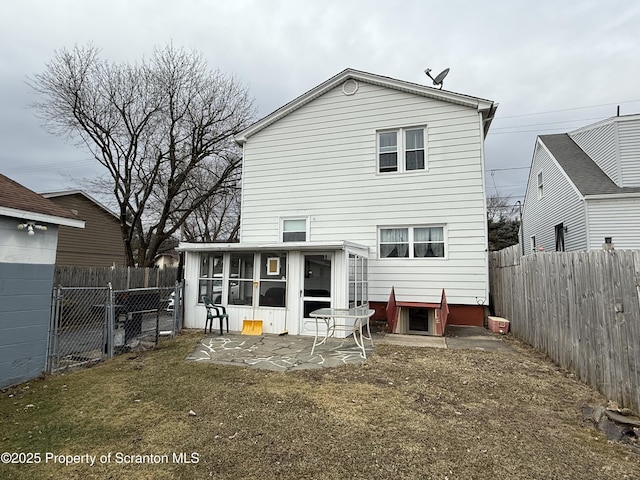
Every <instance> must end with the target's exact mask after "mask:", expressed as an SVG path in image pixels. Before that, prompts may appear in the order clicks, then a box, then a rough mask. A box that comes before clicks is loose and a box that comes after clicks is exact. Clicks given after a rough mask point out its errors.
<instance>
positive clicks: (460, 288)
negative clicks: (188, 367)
mask: <svg viewBox="0 0 640 480" xmlns="http://www.w3.org/2000/svg"><path fill="white" fill-rule="evenodd" d="M495 109H496V104H494V103H493V102H492V101H490V100H484V99H481V98H476V97H472V96H468V95H462V94H459V93H454V92H449V91H445V90H439V89H436V88H432V87H428V86H425V85H419V84H415V83H409V82H405V81H401V80H396V79H393V78H388V77H383V76H380V75H374V74H370V73H365V72H361V71H356V70H352V69H347V70H344V71H343V72H341V73H339V74H338V75H336V76H334V77H332V78H330V79H328V80H327V81H325V82H324V83H322V84H320V85H318V86H317V87H315V88H313V89H311V90H309V91H308V92H306V93H305V94H303V95H301V96H300V97H298V98H296V99H294V100H293V101H291V102H290V103H288V104H286V105H284V106H283V107H281V108H280V109H278V110H276V111H275V112H273V113H271V114H270V115H267V116H266V117H264V118H263V119H261V120H259V121H258V122H256V123H255V124H253V125H252V126H250V127H249V128H247V129H246V130H245V131H243V132H241V133H240V134H238V135H237V136H236V141H237V143H238V144H240V145H242V147H243V150H244V153H243V167H242V172H243V179H242V217H241V235H240V242H239V243H236V244H200V243H198V244H196V243H182V244H180V247H179V250H181V251H182V252H185V253H186V259H185V281H186V290H185V326H186V327H191V328H202V327H203V325H204V320H205V317H206V313H205V309H204V306H203V304H202V303H201V301H200V298H201V296H202V295H207V296H209V297H211V298H212V299H213V300H214V301H218V302H221V303H222V304H224V305H226V306H227V311H228V313H229V316H230V326H231V329H232V330H240V329H241V328H242V323H243V320H245V319H260V320H262V321H263V329H264V330H263V331H264V332H265V333H278V332H281V331H283V330H287V331H288V332H289V333H291V334H294V335H304V334H311V333H312V330H313V328H314V327H315V324H314V322H313V321H312V320H311V319H310V317H309V313H310V312H312V311H313V310H315V309H317V308H320V307H328V306H331V307H334V308H347V307H353V306H358V305H362V304H365V303H369V305H371V306H372V307H375V308H376V310H377V312H378V314H380V315H381V316H384V307H385V304H386V302H387V300H388V299H389V296H390V293H391V289H392V287H393V288H394V291H395V296H396V298H397V300H398V302H405V303H406V302H412V304H415V305H413V306H412V307H411V308H407V309H406V311H405V312H403V315H401V318H402V321H401V322H399V323H398V325H396V327H395V331H396V332H399V333H411V332H415V333H423V334H433V333H434V330H433V328H434V325H433V321H434V319H433V312H432V311H431V310H432V309H431V307H432V306H433V305H435V304H439V302H440V301H441V295H442V291H443V290H444V291H445V292H446V298H447V301H448V306H449V317H448V321H449V323H453V324H470V325H482V324H483V321H484V308H485V306H486V305H487V304H488V297H489V296H488V264H487V258H488V256H487V224H486V206H485V178H484V139H485V136H486V134H487V131H488V129H489V125H490V124H491V120H492V118H493V115H494V113H495ZM421 305H423V306H424V308H420V306H421Z"/></svg>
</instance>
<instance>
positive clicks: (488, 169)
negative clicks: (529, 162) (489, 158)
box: [484, 166, 530, 172]
mask: <svg viewBox="0 0 640 480" xmlns="http://www.w3.org/2000/svg"><path fill="white" fill-rule="evenodd" d="M529 168H530V167H529V166H526V167H504V168H485V169H484V171H485V172H502V171H505V170H529Z"/></svg>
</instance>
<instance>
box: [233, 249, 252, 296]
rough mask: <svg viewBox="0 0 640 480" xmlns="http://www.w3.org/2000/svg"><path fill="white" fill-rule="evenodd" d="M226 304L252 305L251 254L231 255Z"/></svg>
mask: <svg viewBox="0 0 640 480" xmlns="http://www.w3.org/2000/svg"><path fill="white" fill-rule="evenodd" d="M228 302H229V304H230V305H253V253H234V254H233V255H231V262H230V272H229V296H228Z"/></svg>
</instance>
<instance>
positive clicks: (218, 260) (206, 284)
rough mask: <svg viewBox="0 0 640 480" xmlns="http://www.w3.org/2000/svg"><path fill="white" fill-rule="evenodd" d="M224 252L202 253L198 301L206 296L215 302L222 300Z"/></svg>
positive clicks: (200, 301)
mask: <svg viewBox="0 0 640 480" xmlns="http://www.w3.org/2000/svg"><path fill="white" fill-rule="evenodd" d="M222 266H223V256H222V254H212V255H207V254H202V255H201V258H200V277H199V282H198V302H199V303H202V297H203V296H205V297H207V298H208V299H209V300H211V301H212V302H213V303H221V302H222Z"/></svg>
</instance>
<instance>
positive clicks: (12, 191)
mask: <svg viewBox="0 0 640 480" xmlns="http://www.w3.org/2000/svg"><path fill="white" fill-rule="evenodd" d="M0 215H4V216H7V217H13V218H19V219H24V220H32V221H39V222H47V223H53V224H56V225H67V226H69V227H78V228H84V222H83V221H82V220H78V219H77V218H76V216H75V215H74V214H73V213H71V212H70V211H68V210H67V209H65V208H62V207H60V206H59V205H57V204H55V203H54V202H52V201H51V200H48V199H46V198H44V197H43V196H42V195H38V194H37V193H36V192H34V191H32V190H29V189H28V188H27V187H25V186H23V185H20V184H19V183H18V182H15V181H13V180H11V179H10V178H9V177H6V176H4V175H2V174H0Z"/></svg>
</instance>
